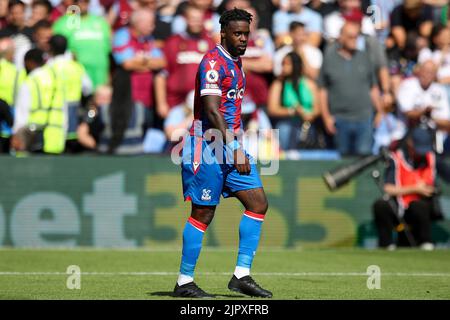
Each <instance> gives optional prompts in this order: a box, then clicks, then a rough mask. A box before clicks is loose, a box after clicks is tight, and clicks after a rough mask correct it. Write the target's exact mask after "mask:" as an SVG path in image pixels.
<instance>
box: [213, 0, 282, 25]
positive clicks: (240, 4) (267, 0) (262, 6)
mask: <svg viewBox="0 0 450 320" xmlns="http://www.w3.org/2000/svg"><path fill="white" fill-rule="evenodd" d="M217 2H220V5H219V6H218V7H217V12H218V13H219V14H222V13H223V12H225V11H226V10H229V9H233V8H234V7H236V8H239V9H244V10H246V9H247V8H248V7H252V8H255V10H256V12H257V13H258V17H259V21H258V26H257V28H258V29H266V30H267V31H268V32H271V31H272V17H273V14H274V13H275V11H276V10H278V2H279V1H273V0H223V1H217Z"/></svg>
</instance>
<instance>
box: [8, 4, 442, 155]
mask: <svg viewBox="0 0 450 320" xmlns="http://www.w3.org/2000/svg"><path fill="white" fill-rule="evenodd" d="M234 7H237V8H241V9H245V10H247V11H249V12H250V13H252V14H253V17H254V18H253V24H252V30H251V35H250V39H249V43H248V47H247V51H246V53H245V55H244V56H243V59H242V60H243V66H244V70H245V72H246V93H245V96H244V98H243V99H244V100H243V106H242V113H243V120H244V126H245V128H246V129H248V130H258V129H259V130H267V129H271V128H276V129H279V149H280V150H281V151H282V152H283V151H288V150H317V149H320V150H336V151H338V153H339V154H341V155H366V154H370V153H377V152H378V150H379V148H380V147H381V146H386V145H388V144H390V142H391V141H392V140H395V139H399V138H401V137H402V136H403V135H404V134H405V132H406V131H407V129H408V127H409V126H411V125H412V124H413V123H415V122H417V121H420V120H421V119H422V120H423V119H429V120H432V122H433V124H434V125H435V126H436V128H437V130H438V135H437V136H438V138H439V139H438V143H437V146H438V149H439V152H442V153H449V152H450V142H449V141H450V139H449V138H447V136H448V132H450V106H449V100H450V11H449V1H448V0H404V1H402V0H336V1H333V0H309V1H307V0H304V1H302V0H253V1H250V0H223V1H220V0H187V1H180V0H159V1H156V0H0V99H1V101H0V107H1V109H0V119H1V138H0V147H1V150H0V152H2V153H9V154H17V153H18V152H21V151H29V152H30V151H31V152H45V153H52V154H60V153H70V154H74V153H97V152H100V153H109V154H143V153H164V152H168V151H170V148H171V145H173V143H171V142H170V137H171V136H172V134H173V133H174V132H176V130H177V129H182V128H189V127H190V125H191V123H192V119H193V116H192V108H193V93H192V92H193V89H194V86H195V75H196V72H197V66H198V64H199V62H200V60H201V59H202V57H203V55H204V54H205V53H206V52H207V51H208V50H209V49H211V48H213V47H214V46H215V44H216V43H218V42H219V41H220V25H219V17H220V14H221V13H222V12H223V11H224V10H227V9H231V8H234ZM258 139H259V138H258ZM262 140H263V141H265V143H266V144H274V143H275V142H274V140H271V139H270V138H269V136H263V137H262ZM259 141H260V142H261V139H259ZM249 145H253V144H252V143H249ZM276 147H277V148H278V145H277V146H276Z"/></svg>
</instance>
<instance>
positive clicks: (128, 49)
mask: <svg viewBox="0 0 450 320" xmlns="http://www.w3.org/2000/svg"><path fill="white" fill-rule="evenodd" d="M154 29H155V14H154V13H153V12H151V11H150V10H146V9H139V10H136V11H134V12H133V14H132V16H131V26H130V27H125V28H121V29H119V30H117V32H116V33H115V34H114V40H113V55H114V59H115V61H116V63H117V64H118V65H121V66H122V67H123V68H124V69H125V70H126V71H129V72H131V91H132V98H133V101H134V103H140V104H142V105H143V106H144V107H145V108H147V109H150V108H153V106H154V99H153V94H152V91H153V89H152V88H153V71H156V70H160V69H162V68H164V67H165V66H166V60H165V58H164V55H163V53H162V51H161V50H160V49H159V48H157V47H156V45H155V40H154V38H153V36H152V34H153V31H154Z"/></svg>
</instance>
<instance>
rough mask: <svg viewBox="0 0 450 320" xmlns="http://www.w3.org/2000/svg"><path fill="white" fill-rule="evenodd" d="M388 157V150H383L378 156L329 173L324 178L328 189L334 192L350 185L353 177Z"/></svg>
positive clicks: (371, 156) (368, 157)
mask: <svg viewBox="0 0 450 320" xmlns="http://www.w3.org/2000/svg"><path fill="white" fill-rule="evenodd" d="M388 156H389V154H388V149H387V148H381V149H380V153H379V154H378V155H370V156H366V157H363V158H361V159H358V160H356V161H354V162H352V163H350V164H347V165H343V166H340V167H338V168H336V169H333V170H331V171H327V172H325V173H324V174H323V176H322V177H323V179H324V181H325V184H326V185H327V187H328V189H330V190H331V191H334V190H337V189H338V188H340V187H342V186H343V185H345V184H346V183H348V182H349V181H350V180H351V179H352V178H353V177H355V176H357V175H358V174H360V173H361V172H363V171H364V170H365V169H367V168H368V167H370V166H372V165H374V164H375V163H377V162H378V161H380V160H384V159H387V158H388Z"/></svg>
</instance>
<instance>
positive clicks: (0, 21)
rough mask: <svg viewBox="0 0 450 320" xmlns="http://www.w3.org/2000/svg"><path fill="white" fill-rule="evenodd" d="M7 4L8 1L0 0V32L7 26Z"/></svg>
mask: <svg viewBox="0 0 450 320" xmlns="http://www.w3.org/2000/svg"><path fill="white" fill-rule="evenodd" d="M8 2H9V0H0V30H1V29H3V28H4V27H6V26H7V24H8V20H7V17H8Z"/></svg>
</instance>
